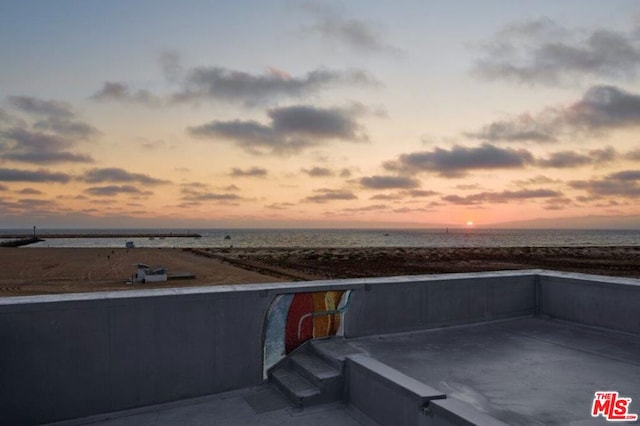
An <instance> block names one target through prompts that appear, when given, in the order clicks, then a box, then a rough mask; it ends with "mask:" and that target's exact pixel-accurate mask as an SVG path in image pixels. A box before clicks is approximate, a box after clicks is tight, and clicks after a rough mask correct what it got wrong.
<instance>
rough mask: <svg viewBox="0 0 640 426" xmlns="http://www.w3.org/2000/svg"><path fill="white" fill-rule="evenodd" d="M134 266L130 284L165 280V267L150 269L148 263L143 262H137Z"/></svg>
mask: <svg viewBox="0 0 640 426" xmlns="http://www.w3.org/2000/svg"><path fill="white" fill-rule="evenodd" d="M134 266H135V267H136V273H135V274H134V275H132V276H131V283H132V284H134V283H143V284H144V283H155V282H161V281H167V276H168V274H167V269H166V268H156V269H151V267H149V265H145V264H144V263H137V264H135V265H134Z"/></svg>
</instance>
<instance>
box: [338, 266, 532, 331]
mask: <svg viewBox="0 0 640 426" xmlns="http://www.w3.org/2000/svg"><path fill="white" fill-rule="evenodd" d="M405 280H406V277H405ZM535 294H536V287H535V274H533V273H532V271H523V272H513V271H510V272H494V273H469V274H448V275H433V276H421V277H412V281H409V282H407V281H400V278H399V279H398V281H396V282H387V283H377V284H371V285H368V286H366V288H365V291H364V292H358V293H357V294H354V296H353V297H352V302H351V305H350V306H349V313H348V316H347V318H346V321H345V329H344V330H345V337H363V336H370V335H375V334H387V333H399V332H405V331H412V330H421V329H427V328H435V327H444V326H450V325H456V324H469V323H474V322H482V321H491V320H498V319H503V318H512V317H516V316H524V315H533V314H534V313H535V308H536V306H535V301H536V298H535Z"/></svg>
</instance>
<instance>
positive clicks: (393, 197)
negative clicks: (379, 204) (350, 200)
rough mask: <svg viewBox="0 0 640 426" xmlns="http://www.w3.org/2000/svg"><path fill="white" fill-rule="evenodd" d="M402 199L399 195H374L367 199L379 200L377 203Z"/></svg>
mask: <svg viewBox="0 0 640 426" xmlns="http://www.w3.org/2000/svg"><path fill="white" fill-rule="evenodd" d="M402 198H404V197H403V196H402V195H400V194H376V195H373V196H371V197H369V199H370V200H379V201H395V200H401V199H402Z"/></svg>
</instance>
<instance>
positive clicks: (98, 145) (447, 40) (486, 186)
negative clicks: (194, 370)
mask: <svg viewBox="0 0 640 426" xmlns="http://www.w3.org/2000/svg"><path fill="white" fill-rule="evenodd" d="M0 57H1V58H2V62H1V65H0V228H30V227H31V226H33V225H37V226H38V227H41V228H55V227H66V228H68V227H112V228H113V227H119V228H122V227H177V228H183V227H187V228H202V227H212V228H215V227H420V226H423V227H434V226H466V224H467V222H473V223H474V226H478V227H492V226H504V225H506V226H523V227H528V226H544V227H554V226H562V227H622V228H638V227H640V203H639V202H638V199H639V198H640V135H639V133H638V130H639V129H640V84H639V83H640V3H638V2H637V1H634V0H610V1H602V0H575V1H569V0H562V1H557V0H553V1H541V0H538V1H525V0H522V1H514V0H501V1H498V0H493V1H481V2H480V1H477V0H468V1H462V0H449V1H425V0H420V1H418V0H407V1H402V2H392V1H372V0H366V1H365V0H362V1H348V2H347V1H344V2H334V1H293V0H291V1H289V0H282V1H246V0H239V1H228V2H223V1H181V2H178V1H165V0H153V1H151V0H149V1H138V0H126V1H124V0H123V1H113V0H112V1H93V0H85V1H81V0H75V1H67V0H56V1H31V0H21V1H18V0H15V1H2V2H1V3H0ZM520 221H525V222H520ZM526 221H528V222H526ZM513 222H518V223H515V224H514V223H513Z"/></svg>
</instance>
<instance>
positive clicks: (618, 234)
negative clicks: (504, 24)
mask: <svg viewBox="0 0 640 426" xmlns="http://www.w3.org/2000/svg"><path fill="white" fill-rule="evenodd" d="M18 232H23V233H24V234H25V235H31V234H32V233H33V230H0V241H1V240H2V236H3V235H7V234H16V233H18ZM38 232H39V233H43V234H44V233H51V234H53V233H59V234H71V233H73V234H99V233H109V234H118V233H128V234H134V233H139V234H144V235H145V236H144V237H137V238H125V237H123V238H99V237H98V238H93V237H92V238H51V239H47V240H46V241H44V242H41V243H37V244H31V245H29V246H25V247H24V248H39V247H109V248H116V247H124V246H125V243H126V242H127V241H133V242H134V244H135V245H136V247H178V248H182V247H201V248H205V247H218V248H224V247H230V246H233V247H526V246H529V247H562V246H640V230H591V229H589V230H585V229H581V230H565V229H563V230H557V229H553V230H552V229H547V230H544V229H543V230H540V229H535V230H534V229H516V230H514V229H479V228H474V229H466V228H464V229H463V228H456V229H449V230H446V229H391V230H381V229H55V230H53V229H49V230H48V229H39V230H38ZM171 232H173V233H198V234H200V235H202V237H201V238H178V237H166V238H157V237H155V238H151V237H149V236H152V235H154V234H158V233H167V234H168V233H171ZM147 235H149V236H147ZM226 236H229V237H230V238H229V239H225V237H226Z"/></svg>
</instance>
